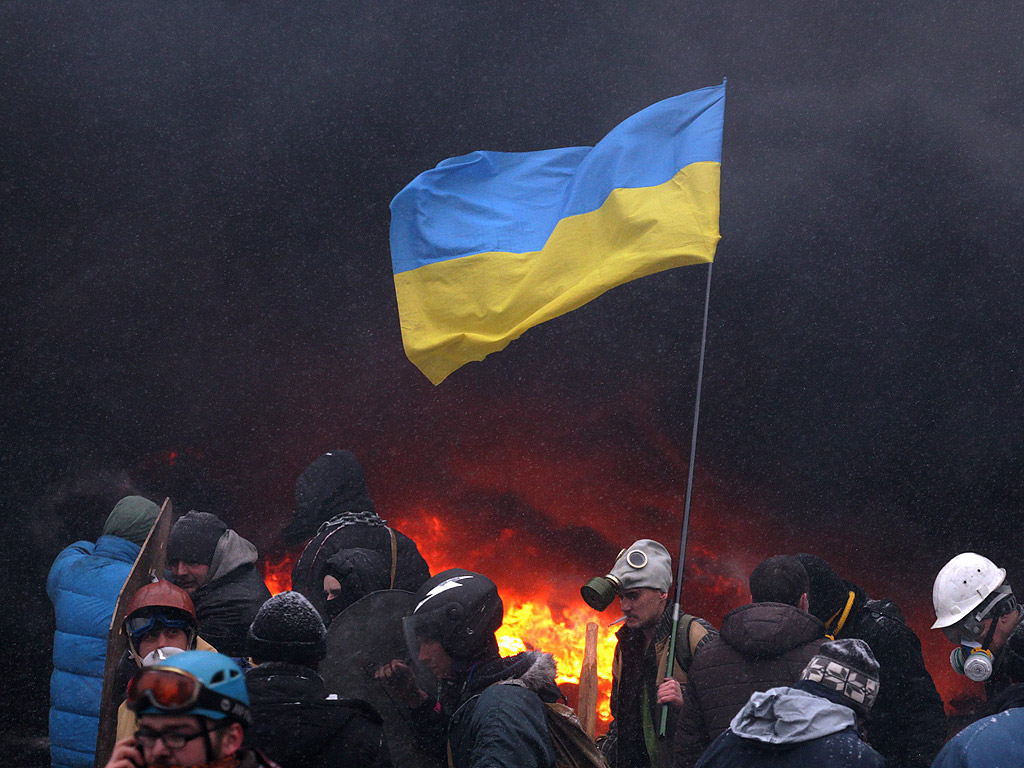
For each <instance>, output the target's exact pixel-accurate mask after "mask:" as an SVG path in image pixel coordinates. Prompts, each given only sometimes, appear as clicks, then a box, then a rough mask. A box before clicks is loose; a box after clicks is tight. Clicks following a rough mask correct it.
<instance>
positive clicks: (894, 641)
mask: <svg viewBox="0 0 1024 768" xmlns="http://www.w3.org/2000/svg"><path fill="white" fill-rule="evenodd" d="M796 557H797V559H799V560H800V562H801V563H802V564H803V566H804V568H806V569H807V575H808V577H809V578H810V581H811V590H810V592H809V594H808V597H809V598H810V611H811V613H813V614H814V615H815V616H817V617H818V618H819V619H821V620H822V621H823V622H825V627H826V630H827V631H828V632H829V633H830V634H831V635H833V636H834V637H835V638H836V639H837V640H838V639H842V638H857V639H860V640H863V641H864V642H866V643H867V644H868V645H869V646H871V651H872V653H874V655H875V658H876V659H878V666H879V685H880V688H879V692H878V700H877V701H876V702H875V705H874V706H873V707H872V709H871V715H870V716H869V717H868V720H867V723H866V724H865V729H866V734H867V740H868V743H869V744H871V746H872V747H874V748H875V749H877V750H878V751H879V752H881V753H882V754H883V755H884V756H885V759H886V760H887V761H888V765H889V766H890V768H925V766H929V765H931V762H932V759H933V758H934V757H935V755H936V754H937V753H938V751H939V749H940V748H941V747H942V744H943V742H944V741H945V738H946V712H945V709H944V707H943V704H942V698H941V697H940V696H939V693H938V691H936V690H935V683H934V681H933V680H932V676H931V675H930V674H929V673H928V670H927V668H926V667H925V665H924V657H923V656H922V655H921V641H920V640H918V638H917V635H915V634H914V630H912V629H911V628H910V627H908V626H907V624H906V622H905V621H904V619H903V614H902V613H901V612H900V609H899V608H898V607H897V606H896V604H895V603H893V602H892V601H890V600H871V599H869V598H868V596H867V594H866V593H865V592H864V590H863V589H861V588H860V587H858V586H857V585H856V584H853V583H851V582H849V581H847V580H845V579H843V578H841V577H839V576H838V575H837V574H836V573H835V572H834V571H833V570H832V569H831V567H830V566H829V565H828V564H827V563H825V561H823V560H822V559H821V558H818V557H815V556H813V555H806V554H800V555H797V556H796ZM844 614H845V615H846V619H845V620H843V615H844Z"/></svg>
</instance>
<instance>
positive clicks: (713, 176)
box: [391, 83, 725, 384]
mask: <svg viewBox="0 0 1024 768" xmlns="http://www.w3.org/2000/svg"><path fill="white" fill-rule="evenodd" d="M724 114H725V83H723V84H722V85H720V86H715V87H712V88H703V89H701V90H699V91H693V92H691V93H686V94H683V95H682V96H676V97H674V98H671V99H666V100H665V101H661V102H658V103H657V104H655V105H653V106H651V107H648V108H647V109H645V110H643V111H642V112H639V113H637V114H635V115H633V116H632V117H630V118H629V119H628V120H626V121H625V122H623V123H621V124H620V125H618V126H617V127H616V128H614V129H613V130H612V132H611V133H609V134H608V135H607V136H605V137H604V138H603V139H602V140H601V141H600V142H598V144H597V146H594V147H570V148H567V149H550V150H544V151H540V152H521V153H520V152H516V153H512V152H472V153H470V154H468V155H463V156H461V157H455V158H452V159H450V160H445V161H444V162H442V163H441V164H440V165H438V166H437V167H436V168H434V169H433V170H430V171H427V172H425V173H421V174H420V175H419V176H417V177H416V178H415V179H414V180H413V181H412V182H411V183H410V184H409V185H408V186H407V187H406V188H405V189H403V190H402V191H401V192H399V193H398V195H396V196H395V199H394V200H392V201H391V261H392V266H393V268H394V273H395V291H396V293H397V295H398V312H399V316H400V319H401V324H402V341H403V343H404V345H405V351H406V354H407V355H408V357H409V359H410V360H411V361H412V362H413V363H415V364H416V366H417V367H418V368H419V369H420V370H421V371H423V373H424V374H425V375H426V376H427V378H428V379H430V380H431V381H432V382H433V383H434V384H440V383H441V382H442V381H443V380H444V379H445V377H447V376H448V374H450V373H451V372H452V371H454V370H456V369H457V368H459V367H460V366H461V365H463V364H465V363H468V362H470V361H471V360H482V359H483V358H484V357H485V356H487V355H488V354H489V353H491V352H495V351H497V350H500V349H504V348H505V347H506V346H507V345H508V343H509V342H510V341H512V340H513V339H516V338H519V336H520V335H522V333H523V332H524V331H526V330H527V329H528V328H532V327H533V326H535V325H539V324H540V323H543V322H544V321H545V320H550V319H552V318H554V317H558V316H559V315H562V314H565V313H566V312H571V311H572V310H574V309H576V308H577V307H580V306H582V305H583V304H585V303H587V302H588V301H590V300H591V299H594V298H596V297H597V296H600V295H601V294H602V293H604V292H605V291H607V290H608V289H609V288H613V287H615V286H616V285H621V284H622V283H625V282H628V281H630V280H634V279H636V278H638V277H643V276H644V275H649V274H652V273H654V272H660V271H661V270H664V269H670V268H671V267H679V266H683V265H686V264H698V263H705V262H710V261H712V260H713V259H714V255H715V247H716V246H717V244H718V240H719V237H720V235H719V233H718V209H719V202H718V199H719V186H720V169H721V159H722V123H723V118H724Z"/></svg>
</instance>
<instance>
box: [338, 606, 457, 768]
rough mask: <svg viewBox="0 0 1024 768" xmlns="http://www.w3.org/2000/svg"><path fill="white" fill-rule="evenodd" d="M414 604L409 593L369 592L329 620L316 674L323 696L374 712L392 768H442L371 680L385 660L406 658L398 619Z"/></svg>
mask: <svg viewBox="0 0 1024 768" xmlns="http://www.w3.org/2000/svg"><path fill="white" fill-rule="evenodd" d="M415 605H416V600H415V597H414V596H413V594H412V593H411V592H403V591H402V590H397V589H390V590H386V591H383V592H372V593H370V594H369V595H367V596H366V597H364V598H362V599H360V600H357V601H356V602H354V603H353V604H352V605H350V606H349V607H348V608H346V609H345V610H344V611H342V612H341V613H340V614H338V616H337V617H336V618H335V619H334V621H332V622H331V626H330V628H329V629H328V630H327V658H326V659H324V661H323V663H322V664H321V665H320V670H321V672H322V674H323V677H324V682H325V683H326V684H327V690H328V692H330V693H336V694H337V695H338V696H339V697H340V698H343V699H361V700H362V701H365V702H367V703H369V704H371V705H372V706H373V708H374V709H376V710H377V712H378V713H379V714H380V716H381V718H383V720H384V736H385V738H386V739H387V743H388V751H389V752H390V753H391V764H392V765H394V766H395V768H442V766H443V763H442V762H440V761H435V760H433V759H431V758H430V757H428V756H427V755H425V754H424V753H423V752H422V751H420V750H419V749H418V748H417V747H416V741H415V735H414V732H413V730H412V722H411V720H410V718H409V711H408V710H407V709H406V707H405V705H404V704H402V703H400V702H398V701H396V700H395V699H394V698H392V696H391V695H390V693H389V691H388V689H387V687H386V686H385V685H384V684H383V683H381V682H380V681H379V680H377V679H376V678H374V676H373V675H374V672H376V671H377V670H378V669H379V668H380V667H381V666H383V665H384V664H387V663H388V662H389V661H391V660H393V659H405V658H407V657H408V655H409V652H408V650H406V645H405V632H404V630H403V629H402V618H403V617H405V616H407V615H408V614H410V613H412V609H413V607H415ZM422 685H423V682H421V686H422ZM426 690H428V691H429V690H431V688H429V687H428V688H426Z"/></svg>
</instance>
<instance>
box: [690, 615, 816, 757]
mask: <svg viewBox="0 0 1024 768" xmlns="http://www.w3.org/2000/svg"><path fill="white" fill-rule="evenodd" d="M824 641H825V625H824V624H822V623H821V622H820V621H819V620H818V619H816V618H815V617H814V616H811V615H810V614H809V613H807V612H805V611H801V610H800V609H799V608H796V607H794V606H792V605H786V604H784V603H767V602H765V603H750V604H749V605H744V606H740V607H739V608H736V609H735V610H733V611H730V612H729V613H727V614H726V616H725V618H724V619H722V632H721V634H720V635H719V637H718V638H716V639H714V640H712V641H711V642H710V643H708V645H707V647H706V648H704V649H703V650H702V651H701V653H700V655H699V656H697V657H695V658H694V660H693V664H692V665H691V666H690V671H689V678H690V679H689V683H690V684H689V685H688V686H687V687H686V692H685V694H684V699H685V702H684V705H683V712H682V714H681V716H680V723H679V730H678V731H677V733H676V753H677V759H676V765H677V766H692V765H695V764H696V763H697V760H698V758H699V757H700V756H701V754H702V753H703V752H704V750H705V749H706V748H707V747H708V745H709V744H710V743H711V742H712V741H713V740H714V739H715V738H717V737H718V735H719V734H721V733H723V732H724V731H725V730H726V729H727V728H728V727H729V722H730V721H731V720H732V718H733V717H734V716H735V715H736V713H737V712H738V711H739V710H740V708H741V707H743V705H744V704H746V703H747V700H748V699H749V698H750V695H751V694H752V693H755V692H757V691H767V690H768V689H770V688H775V687H777V686H783V685H791V684H793V683H794V682H796V681H797V680H799V679H800V673H801V672H802V671H803V669H804V667H805V666H806V665H807V662H808V661H810V660H811V658H812V657H813V656H814V654H815V653H817V651H818V648H819V647H821V644H822V643H823V642H824Z"/></svg>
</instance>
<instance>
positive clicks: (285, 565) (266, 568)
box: [260, 552, 298, 595]
mask: <svg viewBox="0 0 1024 768" xmlns="http://www.w3.org/2000/svg"><path fill="white" fill-rule="evenodd" d="M297 559H298V558H297V557H296V556H295V555H293V554H291V553H290V552H286V553H285V554H284V555H282V556H281V557H277V558H272V559H271V558H266V559H264V560H263V561H262V562H261V564H260V565H261V570H262V572H263V581H265V582H266V584H267V589H269V590H270V594H272V595H278V594H280V593H281V592H287V591H288V590H289V589H291V588H292V566H294V565H295V561H296V560H297Z"/></svg>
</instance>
